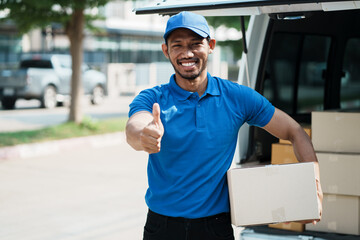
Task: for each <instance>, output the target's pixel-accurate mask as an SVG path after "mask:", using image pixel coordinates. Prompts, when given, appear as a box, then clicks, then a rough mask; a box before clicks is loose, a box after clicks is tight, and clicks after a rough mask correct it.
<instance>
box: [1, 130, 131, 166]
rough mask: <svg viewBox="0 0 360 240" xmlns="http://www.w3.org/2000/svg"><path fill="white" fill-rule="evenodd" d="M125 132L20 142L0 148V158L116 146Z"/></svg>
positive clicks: (123, 137) (121, 140) (44, 154)
mask: <svg viewBox="0 0 360 240" xmlns="http://www.w3.org/2000/svg"><path fill="white" fill-rule="evenodd" d="M124 135H125V133H123V132H116V133H109V134H102V135H93V136H87V137H78V138H68V139H62V140H54V141H47V142H40V143H31V144H21V145H16V146H10V147H2V148H0V160H7V159H14V158H17V159H19V158H21V159H24V158H31V157H39V156H46V155H50V154H60V153H62V152H64V151H71V150H72V149H75V148H79V147H85V146H86V147H91V148H100V147H105V146H116V145H119V144H121V143H123V142H124V141H125V140H124V139H125V136H124Z"/></svg>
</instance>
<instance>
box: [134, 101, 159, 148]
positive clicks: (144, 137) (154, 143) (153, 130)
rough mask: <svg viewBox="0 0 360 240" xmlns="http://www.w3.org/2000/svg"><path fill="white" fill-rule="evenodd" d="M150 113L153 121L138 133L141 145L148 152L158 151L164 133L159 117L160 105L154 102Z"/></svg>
mask: <svg viewBox="0 0 360 240" xmlns="http://www.w3.org/2000/svg"><path fill="white" fill-rule="evenodd" d="M152 115H153V118H154V119H153V121H152V122H150V123H149V124H148V125H147V126H146V127H145V128H144V129H143V130H142V132H141V134H140V141H141V145H142V147H143V149H144V150H145V151H146V152H148V153H150V154H151V153H158V152H160V148H161V139H162V136H163V135H164V126H163V124H162V122H161V119H160V106H159V104H158V103H154V105H153V110H152Z"/></svg>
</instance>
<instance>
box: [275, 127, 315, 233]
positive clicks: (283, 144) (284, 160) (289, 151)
mask: <svg viewBox="0 0 360 240" xmlns="http://www.w3.org/2000/svg"><path fill="white" fill-rule="evenodd" d="M303 128H304V130H305V132H306V133H307V134H308V135H309V136H310V137H311V129H310V127H306V126H305V127H303ZM288 163H298V160H297V159H296V156H295V153H294V149H293V146H292V145H291V142H290V141H287V140H282V139H280V141H279V143H274V144H272V146H271V164H288ZM269 227H272V228H277V229H284V230H290V231H297V232H302V231H304V230H305V225H304V224H302V223H298V222H290V223H277V224H269Z"/></svg>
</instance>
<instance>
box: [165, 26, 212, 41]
mask: <svg viewBox="0 0 360 240" xmlns="http://www.w3.org/2000/svg"><path fill="white" fill-rule="evenodd" d="M180 28H186V29H189V30H191V31H193V32H194V33H196V34H197V35H199V36H200V37H203V38H206V37H208V36H209V35H208V34H207V33H206V32H204V31H202V30H199V29H197V28H193V27H186V26H181V27H177V28H174V29H171V30H169V31H167V32H166V33H165V34H164V39H165V40H167V38H168V37H169V35H170V34H171V33H172V32H173V31H175V30H176V29H180Z"/></svg>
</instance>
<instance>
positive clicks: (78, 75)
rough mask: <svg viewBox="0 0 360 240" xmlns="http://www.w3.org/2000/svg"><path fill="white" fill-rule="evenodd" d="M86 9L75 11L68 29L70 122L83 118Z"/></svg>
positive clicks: (77, 121)
mask: <svg viewBox="0 0 360 240" xmlns="http://www.w3.org/2000/svg"><path fill="white" fill-rule="evenodd" d="M84 22H85V18H84V9H74V12H73V15H72V18H71V22H70V23H69V24H68V25H67V27H66V33H67V35H68V37H69V40H70V53H71V59H72V76H71V103H70V114H69V121H71V122H76V123H81V121H82V118H83V113H82V106H81V100H82V97H83V86H82V69H81V64H82V62H83V38H84V32H83V31H84Z"/></svg>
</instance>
